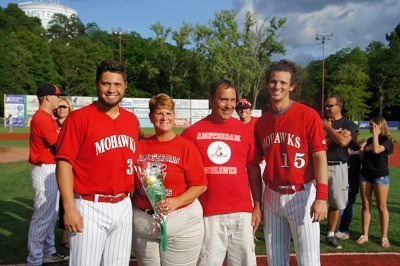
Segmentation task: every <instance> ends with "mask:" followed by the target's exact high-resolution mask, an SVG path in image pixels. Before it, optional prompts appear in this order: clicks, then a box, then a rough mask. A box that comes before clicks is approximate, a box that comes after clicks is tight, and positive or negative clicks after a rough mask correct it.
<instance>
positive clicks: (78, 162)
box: [56, 104, 139, 195]
mask: <svg viewBox="0 0 400 266" xmlns="http://www.w3.org/2000/svg"><path fill="white" fill-rule="evenodd" d="M119 111H120V114H119V116H118V117H117V118H115V119H112V118H111V117H110V116H109V115H107V114H106V113H104V112H103V111H101V110H99V109H98V107H97V106H96V105H95V104H91V105H88V106H86V107H84V108H81V109H79V110H76V111H73V112H72V113H71V114H70V115H68V117H67V119H66V120H65V121H64V123H63V126H62V128H61V133H60V136H59V138H58V143H57V155H56V159H64V160H67V161H68V162H69V163H70V164H71V165H72V167H73V173H74V193H75V194H78V195H86V194H91V195H92V194H104V195H117V194H119V193H131V192H132V191H133V182H134V168H133V167H134V162H135V152H136V145H137V143H138V136H139V130H138V120H137V118H136V116H135V115H134V114H132V113H130V112H128V111H127V110H125V109H123V108H120V109H119Z"/></svg>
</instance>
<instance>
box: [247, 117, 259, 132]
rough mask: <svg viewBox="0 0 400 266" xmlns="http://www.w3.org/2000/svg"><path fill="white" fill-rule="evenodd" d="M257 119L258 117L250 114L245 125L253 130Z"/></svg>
mask: <svg viewBox="0 0 400 266" xmlns="http://www.w3.org/2000/svg"><path fill="white" fill-rule="evenodd" d="M257 120H258V117H254V116H251V120H250V122H249V123H247V124H246V126H248V127H250V128H251V132H254V128H255V126H256V122H257Z"/></svg>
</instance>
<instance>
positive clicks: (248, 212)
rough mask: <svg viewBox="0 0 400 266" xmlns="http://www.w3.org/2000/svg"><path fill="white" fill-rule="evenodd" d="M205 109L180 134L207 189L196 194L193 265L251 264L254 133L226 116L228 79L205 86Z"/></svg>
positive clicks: (257, 184)
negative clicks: (199, 216)
mask: <svg viewBox="0 0 400 266" xmlns="http://www.w3.org/2000/svg"><path fill="white" fill-rule="evenodd" d="M209 101H210V105H211V114H210V115H209V116H207V117H205V118H204V119H202V120H200V121H199V122H197V123H196V124H194V125H192V126H191V127H189V128H187V129H186V130H185V131H184V132H183V133H182V136H184V137H185V138H187V139H189V140H191V141H193V142H194V143H195V144H196V146H197V148H198V149H199V151H200V154H201V156H202V159H203V163H204V170H205V172H206V175H207V178H208V189H207V191H206V192H204V193H203V194H202V195H201V196H200V197H199V200H200V202H201V205H202V206H203V212H204V228H205V231H204V240H203V246H202V250H201V253H200V258H199V262H198V264H197V265H222V263H223V261H224V259H225V258H226V262H227V264H228V265H249V266H251V265H256V257H255V247H254V239H253V234H254V233H255V232H256V231H257V228H258V226H259V224H260V222H261V208H260V205H261V178H260V176H258V179H252V178H250V177H249V175H248V171H249V167H258V165H257V166H254V165H250V164H248V163H250V162H251V161H252V156H253V154H254V136H253V132H251V130H243V129H244V127H243V123H242V122H240V121H239V120H237V119H235V118H233V117H232V113H233V111H234V110H235V107H236V87H235V86H234V85H233V84H232V83H231V82H230V81H228V80H220V81H218V82H215V83H214V84H213V85H212V86H211V90H210V96H209Z"/></svg>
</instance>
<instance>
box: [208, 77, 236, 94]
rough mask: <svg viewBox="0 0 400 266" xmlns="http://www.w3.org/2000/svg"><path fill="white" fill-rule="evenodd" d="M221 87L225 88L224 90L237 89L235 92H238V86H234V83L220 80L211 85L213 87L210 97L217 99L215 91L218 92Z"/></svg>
mask: <svg viewBox="0 0 400 266" xmlns="http://www.w3.org/2000/svg"><path fill="white" fill-rule="evenodd" d="M219 87H223V88H224V89H227V88H232V89H235V91H237V90H236V86H235V85H234V84H233V82H232V81H230V80H227V79H220V80H218V81H216V82H214V83H213V84H211V87H210V95H211V96H212V97H213V98H215V91H216V90H217V89H218V88H219Z"/></svg>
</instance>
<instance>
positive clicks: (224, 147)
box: [207, 141, 232, 164]
mask: <svg viewBox="0 0 400 266" xmlns="http://www.w3.org/2000/svg"><path fill="white" fill-rule="evenodd" d="M231 154H232V152H231V148H230V147H229V146H228V144H226V143H225V142H222V141H215V142H213V143H211V144H210V146H208V149H207V155H208V158H210V160H211V161H212V162H213V163H215V164H224V163H226V162H227V161H229V159H230V158H231Z"/></svg>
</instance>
